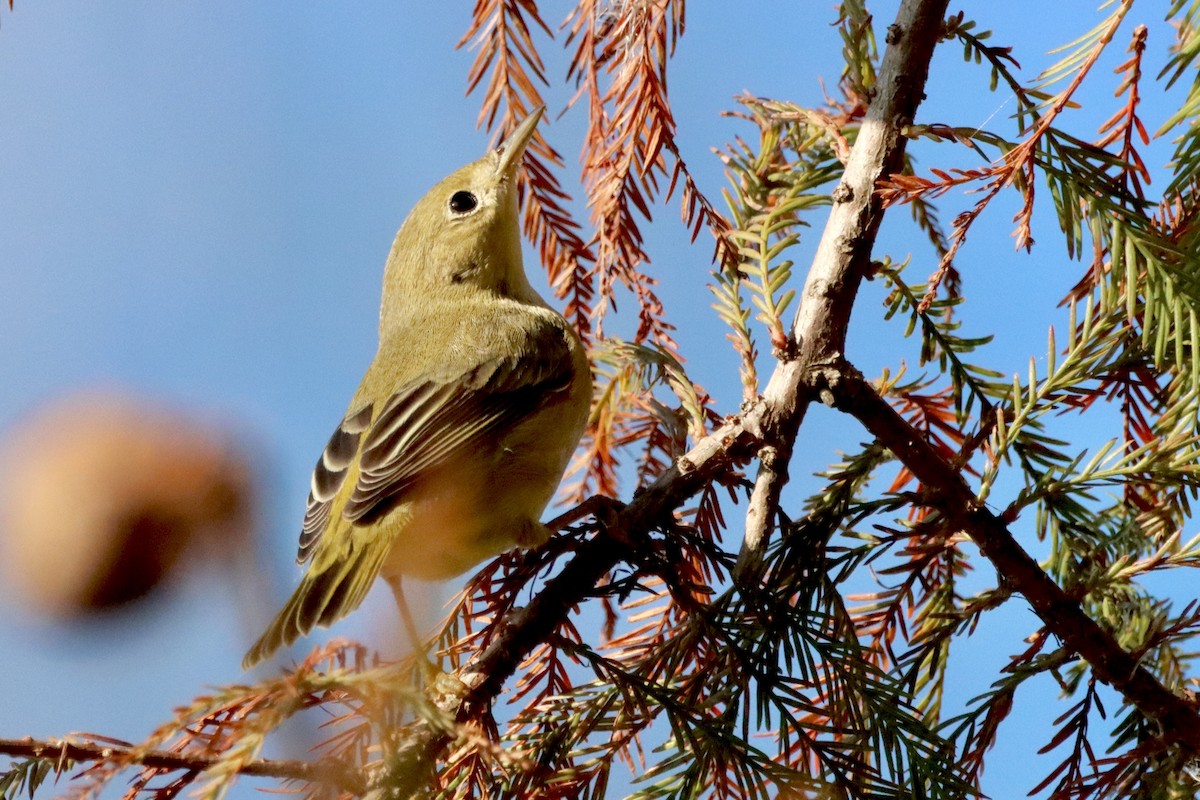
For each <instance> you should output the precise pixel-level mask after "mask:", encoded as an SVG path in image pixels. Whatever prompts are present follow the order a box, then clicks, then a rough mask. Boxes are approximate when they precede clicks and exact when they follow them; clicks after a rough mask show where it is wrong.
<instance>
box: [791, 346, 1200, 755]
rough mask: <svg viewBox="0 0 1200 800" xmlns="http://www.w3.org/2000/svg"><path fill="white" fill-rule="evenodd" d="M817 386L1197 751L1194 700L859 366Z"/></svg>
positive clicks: (1008, 576) (1142, 707)
mask: <svg viewBox="0 0 1200 800" xmlns="http://www.w3.org/2000/svg"><path fill="white" fill-rule="evenodd" d="M813 379H814V381H815V384H814V388H816V389H818V390H821V393H822V396H823V398H825V399H826V401H827V402H829V403H831V404H832V405H833V406H834V407H835V408H837V409H839V410H840V411H845V412H846V413H848V414H850V415H851V416H853V417H854V418H855V419H857V420H858V421H859V422H861V423H862V424H863V426H864V427H865V428H866V429H867V430H868V431H870V432H871V433H872V434H873V435H874V436H875V437H876V438H877V439H878V440H879V442H880V443H881V444H883V445H884V446H885V447H887V448H888V449H889V450H891V451H892V453H893V454H894V455H895V456H896V458H898V459H900V461H901V462H902V463H903V464H904V466H906V467H908V469H910V470H912V473H913V474H914V475H916V476H917V478H918V479H919V480H920V481H921V483H922V484H923V485H924V486H925V488H926V491H928V492H929V493H930V500H929V504H930V505H932V506H934V507H935V508H937V509H938V510H939V511H941V513H942V514H944V515H945V517H946V518H947V520H949V521H950V523H951V524H953V525H954V526H956V527H958V528H961V529H962V530H963V531H964V532H965V533H966V534H967V535H968V536H970V537H971V539H972V540H973V541H974V542H975V544H977V545H978V546H979V549H980V551H981V552H982V553H983V555H984V556H985V557H987V559H988V560H989V561H991V562H992V564H993V565H994V566H995V567H996V571H997V572H999V574H1000V576H1001V579H1002V580H1004V581H1005V582H1007V583H1008V584H1009V585H1010V586H1012V588H1014V589H1015V590H1016V591H1018V592H1020V593H1021V595H1022V596H1024V597H1025V599H1026V600H1027V601H1028V602H1029V604H1030V605H1031V606H1032V607H1033V610H1034V612H1035V613H1036V614H1037V615H1038V617H1040V618H1041V620H1042V622H1044V623H1045V624H1046V627H1047V628H1048V629H1049V630H1050V631H1051V632H1052V633H1053V634H1054V635H1055V636H1057V637H1058V638H1059V639H1061V640H1062V642H1063V643H1064V644H1065V645H1066V646H1067V647H1069V648H1070V649H1072V650H1073V651H1075V652H1076V653H1078V654H1079V655H1080V656H1081V657H1082V658H1083V659H1084V660H1086V661H1087V662H1088V664H1090V665H1091V668H1092V672H1093V673H1094V674H1095V675H1096V677H1097V678H1099V679H1100V680H1101V681H1103V682H1104V683H1106V684H1108V685H1109V686H1111V687H1112V688H1114V689H1116V690H1117V691H1118V692H1120V693H1121V694H1122V695H1124V697H1125V698H1126V699H1127V700H1128V701H1129V702H1130V703H1132V704H1133V705H1134V706H1135V707H1136V708H1137V709H1138V710H1139V711H1141V712H1142V713H1143V714H1145V715H1146V716H1147V717H1149V718H1151V719H1154V720H1156V721H1157V722H1158V723H1159V725H1160V726H1161V727H1162V734H1161V738H1162V740H1163V741H1165V742H1167V743H1168V744H1176V745H1179V746H1181V747H1182V748H1184V750H1186V751H1187V753H1188V754H1189V755H1190V756H1196V755H1200V714H1198V713H1197V709H1196V706H1195V705H1194V704H1192V703H1191V702H1189V701H1188V700H1187V699H1185V698H1183V697H1180V696H1178V695H1176V694H1175V693H1174V692H1172V691H1171V690H1169V689H1168V688H1167V687H1165V686H1163V685H1162V684H1161V683H1160V682H1159V681H1158V679H1157V678H1155V677H1154V675H1153V674H1151V673H1150V671H1149V670H1147V669H1145V668H1144V667H1142V666H1140V665H1139V664H1138V660H1137V658H1135V657H1134V656H1133V655H1132V654H1130V653H1128V652H1126V651H1125V650H1124V649H1122V647H1121V646H1120V644H1118V643H1117V641H1116V640H1115V639H1114V638H1113V637H1112V635H1111V634H1110V633H1109V632H1108V631H1106V630H1105V629H1104V628H1102V627H1100V625H1099V624H1098V623H1097V622H1096V621H1095V620H1093V619H1092V618H1091V617H1089V616H1088V615H1087V613H1086V612H1084V610H1083V609H1082V608H1081V607H1080V605H1079V603H1077V602H1076V601H1075V600H1073V599H1072V598H1071V597H1070V596H1069V595H1068V594H1067V593H1066V592H1065V591H1064V590H1063V589H1062V587H1060V586H1059V585H1058V584H1057V583H1055V582H1054V581H1053V580H1052V579H1051V578H1050V576H1049V575H1047V574H1046V573H1045V571H1044V570H1042V568H1041V567H1040V566H1039V565H1038V563H1037V562H1036V561H1034V559H1033V557H1032V556H1030V555H1029V554H1028V553H1026V552H1025V550H1024V549H1023V548H1022V547H1021V545H1020V544H1018V543H1017V541H1016V539H1015V538H1013V535H1012V533H1011V532H1010V531H1009V530H1008V528H1007V526H1006V525H1005V523H1004V521H1003V520H1001V519H1000V518H999V517H997V516H996V515H995V514H993V513H992V512H991V511H988V509H987V508H986V507H984V505H983V504H981V503H980V502H979V501H978V499H977V498H976V496H975V493H974V492H973V491H971V488H970V487H969V486H968V485H967V483H966V481H964V480H963V477H962V472H961V471H960V470H959V469H957V468H956V467H955V466H954V465H952V464H949V463H947V462H946V461H945V460H944V459H943V458H942V457H941V456H940V455H938V452H937V451H936V450H935V449H934V448H933V446H932V445H930V444H929V442H928V441H927V440H926V439H925V436H924V434H922V433H921V432H920V431H918V430H916V429H915V428H913V427H912V426H911V425H909V424H908V422H907V421H906V420H905V419H904V418H903V417H902V416H900V414H899V413H897V412H896V410H895V409H894V408H892V407H891V405H889V404H888V403H887V401H885V400H884V399H883V398H882V397H880V396H879V394H878V393H877V392H876V391H875V388H874V387H873V386H871V384H870V383H868V382H867V381H866V380H864V379H863V377H862V375H861V373H859V372H858V370H856V369H854V368H853V367H850V366H849V365H845V364H839V365H835V366H830V367H828V368H825V369H823V370H819V371H817V372H816V373H814V375H813Z"/></svg>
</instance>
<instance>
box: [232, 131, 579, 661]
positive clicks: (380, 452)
mask: <svg viewBox="0 0 1200 800" xmlns="http://www.w3.org/2000/svg"><path fill="white" fill-rule="evenodd" d="M540 116H541V111H540V110H539V111H538V112H535V113H534V114H533V115H531V116H530V117H529V118H527V119H526V120H525V121H524V122H523V123H521V125H520V126H518V128H517V129H516V130H515V131H514V132H513V134H512V135H511V136H510V137H509V138H508V140H507V141H506V142H505V143H504V144H503V145H501V147H500V148H498V149H497V150H495V151H492V152H490V153H488V154H487V155H486V156H484V157H483V158H482V159H480V160H479V161H476V162H474V163H472V164H468V165H467V166H465V167H463V168H462V169H460V170H458V171H457V172H455V173H453V174H452V175H450V176H449V177H448V178H446V179H445V180H443V181H441V182H440V183H439V184H438V185H437V186H435V187H434V188H433V189H431V190H430V191H429V193H428V194H426V195H425V196H424V197H423V198H422V199H421V200H420V201H419V202H418V203H417V205H416V206H415V207H414V208H413V210H412V212H411V213H410V214H409V216H408V218H407V219H406V220H405V221H404V224H403V225H402V226H401V228H400V231H399V233H397V235H396V240H395V243H394V244H393V245H392V250H391V254H390V255H389V257H388V262H387V267H386V269H385V271H384V280H383V301H382V304H381V309H380V320H379V351H378V353H377V354H376V356H375V359H374V361H372V363H371V366H370V367H369V368H368V369H367V373H366V375H365V376H364V377H363V380H362V384H361V385H360V386H359V388H358V391H357V392H355V395H354V399H353V400H352V401H351V402H350V406H349V409H348V411H347V414H346V416H345V418H344V419H343V420H342V422H341V424H340V425H339V426H338V428H337V430H336V431H335V432H334V434H333V436H332V437H331V438H330V441H329V444H328V445H327V446H326V448H325V451H324V453H323V454H322V456H321V459H320V460H319V461H318V463H317V467H316V469H315V470H314V472H313V480H312V491H311V492H310V495H309V501H308V511H307V513H306V515H305V519H304V526H303V531H302V533H301V536H300V553H299V559H298V560H299V561H300V562H301V563H304V562H307V563H308V569H307V572H306V573H305V575H304V577H303V579H302V580H301V582H300V586H299V587H298V588H297V589H296V591H295V593H294V594H293V595H292V598H291V599H290V600H289V601H288V603H287V605H285V606H284V608H283V610H282V611H281V612H280V613H279V615H278V616H277V617H276V618H275V620H274V621H273V622H272V623H271V625H270V626H269V627H268V628H267V630H266V632H265V633H264V634H263V635H262V636H261V637H260V638H259V640H258V641H257V642H256V643H255V644H254V646H253V647H251V648H250V651H249V652H248V653H247V654H246V658H245V660H244V661H243V666H244V667H246V668H249V667H251V666H253V665H254V664H256V663H258V662H259V661H261V660H262V659H264V658H266V657H267V656H269V655H270V654H271V653H272V652H274V651H275V650H276V649H277V648H279V647H281V646H283V645H286V644H290V643H291V642H293V641H295V640H296V639H297V638H299V637H300V636H303V635H305V634H307V633H308V632H309V631H310V630H312V628H313V627H314V626H316V625H329V624H331V623H333V622H334V621H336V620H338V619H340V618H341V617H343V616H345V615H346V614H348V613H349V612H351V611H353V610H354V609H355V608H357V607H358V606H359V604H361V603H362V601H363V598H364V597H365V596H366V594H367V592H368V590H369V589H370V588H371V585H372V584H373V583H374V582H375V579H376V578H377V577H378V576H380V575H383V576H385V577H389V578H395V577H398V576H401V575H410V576H414V577H420V578H434V579H437V578H449V577H452V576H454V575H458V574H460V573H462V572H464V571H466V570H468V569H470V568H471V567H472V566H475V565H476V564H478V563H479V562H481V561H483V560H484V559H486V558H489V557H491V556H494V555H496V554H497V553H500V552H502V551H504V550H507V549H509V548H511V547H513V546H515V545H521V546H531V545H536V544H540V543H541V542H543V541H545V539H546V537H547V536H548V535H549V531H548V530H547V529H546V528H545V527H544V526H543V525H542V524H541V523H540V522H539V521H538V520H539V519H540V517H541V514H542V512H543V511H544V510H545V508H546V505H547V504H548V503H549V501H550V498H551V497H552V495H553V493H554V490H555V488H556V487H557V486H558V483H559V481H560V480H561V479H562V474H563V470H564V469H565V468H566V465H567V461H568V459H569V458H570V456H571V453H572V451H573V450H574V449H575V445H576V444H577V443H578V441H579V437H580V435H581V434H582V432H583V426H584V423H585V422H586V419H587V413H588V406H589V403H590V397H591V374H590V371H589V367H588V362H587V357H586V355H585V354H584V352H583V347H582V345H581V344H580V342H579V337H578V336H577V335H576V334H575V332H574V331H573V330H572V329H571V328H570V326H569V325H568V324H567V323H566V321H565V320H564V319H563V318H562V317H561V316H560V315H559V314H558V313H556V312H555V311H553V310H552V309H551V308H550V307H549V306H548V305H547V304H546V303H545V301H543V300H542V298H541V297H540V296H538V294H537V292H535V291H534V290H533V288H532V287H531V286H530V285H529V281H528V279H527V278H526V276H525V271H524V269H523V267H522V264H521V237H520V229H519V225H518V210H517V172H518V170H519V168H520V163H521V156H522V154H523V153H524V150H525V145H526V144H527V143H528V141H529V139H530V137H531V136H532V135H533V131H534V129H535V127H536V125H537V121H538V118H539V117H540Z"/></svg>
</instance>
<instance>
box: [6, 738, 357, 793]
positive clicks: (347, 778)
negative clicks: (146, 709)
mask: <svg viewBox="0 0 1200 800" xmlns="http://www.w3.org/2000/svg"><path fill="white" fill-rule="evenodd" d="M0 754H4V755H8V756H15V757H17V758H38V759H45V760H51V761H55V762H62V761H63V760H68V761H73V762H79V761H112V760H121V761H123V762H125V763H127V764H129V765H134V764H140V765H141V766H144V767H155V768H159V769H166V770H189V771H196V772H202V771H204V770H206V769H208V768H209V767H212V766H214V765H216V764H218V763H220V762H221V758H220V756H203V755H195V754H189V753H173V752H170V751H167V750H147V751H144V752H139V751H138V749H137V748H135V747H132V746H122V745H116V744H97V743H95V742H91V741H81V742H75V741H70V740H67V739H45V740H43V739H34V738H32V737H25V738H24V739H0ZM238 772H239V773H240V774H242V775H252V776H257V777H264V778H283V779H285V780H294V781H307V782H310V783H324V784H328V785H330V786H336V787H337V788H339V789H341V790H343V791H346V792H350V793H351V794H355V795H361V794H362V793H363V792H364V791H366V787H367V781H366V778H365V776H364V775H363V773H362V772H360V771H359V770H357V769H354V768H353V767H350V766H348V765H346V764H342V763H340V762H338V761H333V760H324V761H273V760H266V759H264V760H260V761H251V762H250V763H249V764H245V765H244V766H242V767H241V768H240V769H238Z"/></svg>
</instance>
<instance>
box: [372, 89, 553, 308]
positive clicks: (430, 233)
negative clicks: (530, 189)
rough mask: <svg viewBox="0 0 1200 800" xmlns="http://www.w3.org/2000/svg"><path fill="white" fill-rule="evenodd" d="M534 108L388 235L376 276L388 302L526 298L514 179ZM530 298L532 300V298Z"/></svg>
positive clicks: (427, 196) (529, 134)
mask: <svg viewBox="0 0 1200 800" xmlns="http://www.w3.org/2000/svg"><path fill="white" fill-rule="evenodd" d="M541 116H542V109H541V108H539V109H537V110H536V111H534V112H533V113H532V114H530V115H529V116H528V117H526V118H525V120H524V121H522V122H521V124H520V125H518V126H517V127H516V129H515V130H513V132H512V133H511V134H510V135H509V136H508V138H506V139H505V140H504V142H503V143H502V144H501V145H500V146H499V147H497V148H496V149H494V150H491V151H490V152H488V153H487V155H485V156H484V157H483V158H481V159H479V160H478V161H474V162H472V163H470V164H468V165H466V166H465V167H462V168H461V169H458V170H456V171H455V172H453V173H451V174H450V176H449V177H447V178H444V179H443V180H441V181H440V182H439V183H438V184H437V185H436V186H434V187H433V188H432V189H430V190H429V191H428V192H427V193H426V194H425V196H424V197H422V198H421V199H420V201H418V202H417V204H416V206H414V207H413V210H412V211H411V212H410V213H409V215H408V218H407V219H406V220H405V221H404V224H403V225H402V226H401V227H400V231H399V233H397V234H396V240H395V243H394V244H393V245H392V252H391V254H390V256H389V257H388V264H387V269H386V271H385V273H384V286H383V291H384V313H385V316H386V311H387V306H388V304H389V303H399V304H405V303H410V302H414V301H415V302H421V301H422V300H426V301H427V300H428V298H429V297H430V296H431V294H432V296H433V297H438V296H442V295H444V294H446V293H450V294H457V293H458V292H471V291H488V292H496V293H499V294H502V295H505V296H511V297H516V298H518V299H527V298H526V294H527V293H533V289H532V288H531V287H530V286H529V282H528V280H527V279H526V277H525V272H524V269H523V268H522V266H521V231H520V224H519V217H518V209H517V177H518V175H519V173H520V169H521V163H522V157H523V155H524V153H525V148H526V146H527V145H528V144H529V141H530V140H531V139H532V137H533V133H534V130H535V129H536V128H537V123H538V120H539V119H540V118H541ZM536 296H537V295H536V293H533V297H535V298H536Z"/></svg>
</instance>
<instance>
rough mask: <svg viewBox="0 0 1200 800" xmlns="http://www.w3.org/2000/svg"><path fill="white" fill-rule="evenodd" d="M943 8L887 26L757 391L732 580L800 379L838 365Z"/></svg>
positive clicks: (919, 8) (776, 473)
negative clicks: (757, 464) (774, 357)
mask: <svg viewBox="0 0 1200 800" xmlns="http://www.w3.org/2000/svg"><path fill="white" fill-rule="evenodd" d="M947 5H949V3H948V0H906V2H904V3H902V4H901V6H900V10H899V11H898V12H897V13H896V21H895V22H894V23H892V25H890V26H889V27H888V34H887V44H888V47H887V50H886V51H885V52H884V56H883V64H882V65H881V67H880V70H879V80H878V83H877V84H876V87H875V97H874V98H873V99H872V101H871V105H870V107H869V108H868V109H867V113H866V116H865V118H864V119H863V123H862V130H861V131H860V132H859V135H858V138H857V140H856V141H855V143H854V148H853V149H852V150H851V151H850V157H849V160H848V161H847V163H846V171H845V173H843V175H842V181H841V183H840V184H839V185H838V187H837V189H836V190H834V193H833V201H834V205H833V210H832V211H831V212H830V214H829V221H828V222H827V223H826V224H825V231H824V233H823V234H822V236H821V242H820V244H819V245H818V246H817V254H816V256H815V257H814V259H813V264H812V267H811V269H810V270H809V273H808V279H807V280H806V281H805V284H804V292H803V294H802V295H801V297H802V300H801V305H800V308H799V309H798V310H797V312H796V318H795V320H794V321H793V323H792V339H793V341H794V342H795V346H796V347H797V353H796V357H795V358H793V359H791V360H787V361H784V362H782V363H780V364H779V366H777V367H776V369H775V372H774V374H772V376H771V380H770V382H769V383H768V384H767V388H766V390H765V391H764V392H763V396H764V397H765V398H766V400H767V413H766V414H765V415H764V420H763V429H762V439H763V442H764V445H765V446H766V447H769V448H771V450H770V451H768V452H767V453H764V454H763V456H764V457H763V459H762V464H763V466H762V468H761V469H760V471H759V473H758V477H757V479H756V481H755V484H754V493H753V495H752V496H751V499H750V506H749V511H748V513H747V518H746V540H745V542H744V544H743V546H742V552H741V556H740V557H739V559H738V575H739V579H741V580H754V579H756V577H757V575H758V572H759V570H760V565H761V562H762V557H763V553H764V551H765V549H766V545H767V541H768V538H769V534H770V532H771V529H772V528H773V527H774V524H775V519H774V509H776V508H778V505H779V494H780V492H781V491H782V490H783V486H784V484H785V483H786V482H787V470H786V465H787V463H788V462H789V461H790V460H791V457H792V445H793V443H794V442H795V440H796V434H797V432H798V431H799V429H800V424H801V422H803V420H804V414H805V412H806V411H807V410H808V404H809V402H810V400H811V398H809V397H808V396H806V395H805V394H804V392H803V388H802V380H801V379H802V376H803V375H804V374H805V372H806V371H807V370H808V369H810V368H811V367H813V366H815V365H819V364H821V363H823V362H825V361H828V360H829V359H831V358H836V357H839V356H840V355H841V354H842V352H843V350H844V348H845V343H846V331H847V328H848V326H849V322H850V310H851V308H852V307H853V305H854V298H855V296H856V295H857V293H858V287H859V284H860V283H861V282H862V279H863V276H864V275H866V274H867V273H868V271H869V269H870V260H871V250H872V248H873V247H874V245H875V235H876V232H877V231H878V230H879V223H880V222H881V221H882V219H883V215H882V208H881V205H882V204H881V201H880V198H879V196H878V195H877V194H876V192H875V186H876V185H877V183H878V182H879V181H880V180H882V179H883V178H885V177H887V176H888V175H891V174H894V173H897V172H900V171H901V170H902V168H903V164H904V147H905V139H904V137H903V136H902V135H901V133H902V130H903V128H904V126H905V125H908V124H909V123H911V122H912V121H913V118H914V116H915V115H916V110H917V106H918V105H919V104H920V102H921V100H922V99H923V98H924V96H925V80H926V78H927V77H928V75H929V61H930V59H931V58H932V57H933V49H934V46H935V45H936V44H937V41H938V36H939V35H940V33H941V30H942V21H943V18H944V17H945V14H946V7H947ZM768 456H769V457H768Z"/></svg>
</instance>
